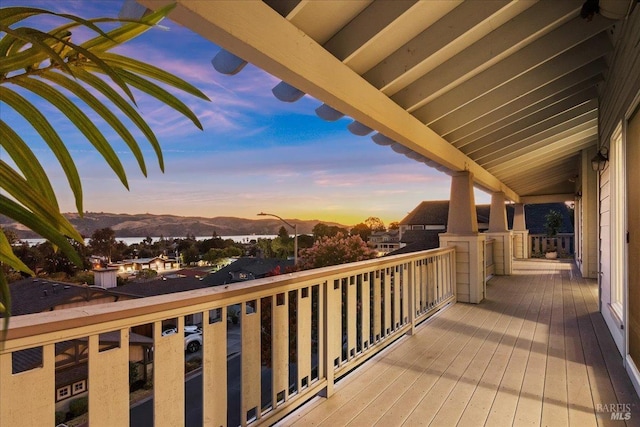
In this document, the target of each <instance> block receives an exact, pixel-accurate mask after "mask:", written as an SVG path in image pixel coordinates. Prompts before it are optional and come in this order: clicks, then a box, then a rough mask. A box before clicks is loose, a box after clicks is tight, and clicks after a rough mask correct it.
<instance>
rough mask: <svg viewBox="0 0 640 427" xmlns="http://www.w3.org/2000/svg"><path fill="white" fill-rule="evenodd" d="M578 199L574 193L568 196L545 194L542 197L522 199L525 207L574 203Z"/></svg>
mask: <svg viewBox="0 0 640 427" xmlns="http://www.w3.org/2000/svg"><path fill="white" fill-rule="evenodd" d="M575 199H576V195H575V194H574V193H566V194H543V195H540V196H524V197H522V198H521V199H520V202H521V203H524V204H525V205H537V204H541V203H564V202H573V201H574V200H575Z"/></svg>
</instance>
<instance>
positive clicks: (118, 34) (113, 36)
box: [82, 3, 176, 52]
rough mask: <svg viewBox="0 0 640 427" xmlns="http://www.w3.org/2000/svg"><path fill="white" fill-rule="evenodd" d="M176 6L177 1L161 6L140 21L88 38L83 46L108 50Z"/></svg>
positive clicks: (141, 31) (144, 29)
mask: <svg viewBox="0 0 640 427" xmlns="http://www.w3.org/2000/svg"><path fill="white" fill-rule="evenodd" d="M175 7H176V4H175V3H174V4H168V5H167V6H164V7H161V8H160V9H158V10H156V11H155V12H152V13H150V14H149V15H147V16H145V17H143V18H142V19H140V20H139V21H134V22H131V23H128V24H125V25H122V26H121V27H119V28H116V29H114V30H111V31H109V32H108V33H107V34H106V35H104V36H98V37H95V38H93V39H91V40H87V41H86V42H84V43H82V47H83V48H85V49H90V50H93V51H95V52H99V51H103V52H104V51H107V50H109V49H111V48H113V47H115V46H118V45H120V44H122V43H124V42H127V41H129V40H131V39H133V38H135V37H137V36H139V35H140V34H142V33H144V32H145V31H147V30H148V29H149V28H151V27H152V26H153V25H155V24H157V23H158V22H160V21H161V20H162V19H163V18H164V17H165V16H167V15H168V14H169V12H171V11H172V10H173V9H174V8H175Z"/></svg>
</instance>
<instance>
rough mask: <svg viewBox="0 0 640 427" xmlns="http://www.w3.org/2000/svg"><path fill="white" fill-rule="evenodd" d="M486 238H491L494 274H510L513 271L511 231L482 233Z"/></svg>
mask: <svg viewBox="0 0 640 427" xmlns="http://www.w3.org/2000/svg"><path fill="white" fill-rule="evenodd" d="M484 234H485V235H486V236H487V239H493V262H494V271H493V272H494V274H497V275H498V276H510V275H511V274H512V273H513V253H514V250H513V249H514V247H513V240H514V239H513V237H514V236H513V233H511V231H508V230H507V231H503V232H501V233H497V232H496V233H491V232H486V233H484Z"/></svg>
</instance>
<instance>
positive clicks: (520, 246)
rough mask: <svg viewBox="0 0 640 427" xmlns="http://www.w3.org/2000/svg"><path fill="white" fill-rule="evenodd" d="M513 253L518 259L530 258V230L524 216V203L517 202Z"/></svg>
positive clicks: (515, 206)
mask: <svg viewBox="0 0 640 427" xmlns="http://www.w3.org/2000/svg"><path fill="white" fill-rule="evenodd" d="M513 237H514V239H513V246H514V250H513V255H514V257H515V258H516V259H525V258H530V257H531V255H530V253H529V230H527V226H526V218H525V216H524V204H523V203H516V204H515V205H514V212H513Z"/></svg>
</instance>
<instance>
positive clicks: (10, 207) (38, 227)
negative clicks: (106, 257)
mask: <svg viewBox="0 0 640 427" xmlns="http://www.w3.org/2000/svg"><path fill="white" fill-rule="evenodd" d="M0 211H1V212H2V213H3V214H4V215H6V216H8V217H9V218H12V219H14V220H16V221H18V222H19V223H20V224H23V225H25V226H27V227H29V228H30V229H31V230H32V231H33V232H35V233H38V234H39V235H40V236H42V237H44V238H45V239H47V240H48V241H50V242H51V243H52V244H54V245H55V246H57V247H58V248H59V249H60V250H61V251H62V252H63V253H64V254H65V255H66V256H67V257H68V258H69V259H70V260H71V261H72V262H73V263H74V264H76V265H77V266H82V259H80V255H78V252H76V250H75V249H74V248H73V246H72V245H71V243H69V240H68V239H67V237H66V236H65V235H64V234H61V233H60V232H59V231H58V230H57V229H56V228H55V227H54V226H52V225H51V223H50V222H49V221H48V220H46V219H45V218H42V217H41V216H38V215H37V214H35V213H33V212H31V211H29V210H28V209H25V208H24V207H23V206H21V205H19V204H18V203H16V202H15V201H13V200H11V199H9V198H8V197H5V196H3V195H2V194H0ZM76 233H77V232H76ZM74 239H75V237H74ZM75 240H77V241H78V242H82V241H83V240H82V236H80V240H78V239H75Z"/></svg>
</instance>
